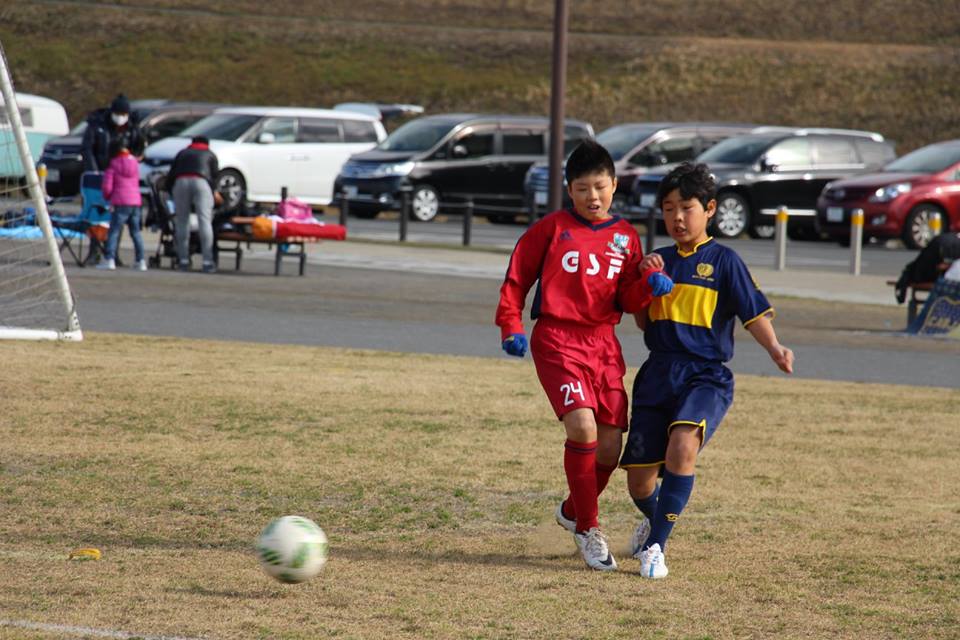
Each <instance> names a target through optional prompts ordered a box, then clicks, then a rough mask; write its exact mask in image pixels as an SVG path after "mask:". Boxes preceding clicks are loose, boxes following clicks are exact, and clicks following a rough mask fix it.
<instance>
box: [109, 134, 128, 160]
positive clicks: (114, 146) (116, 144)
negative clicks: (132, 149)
mask: <svg viewBox="0 0 960 640" xmlns="http://www.w3.org/2000/svg"><path fill="white" fill-rule="evenodd" d="M126 148H127V145H126V144H125V143H124V141H123V137H117V138H114V139H113V140H111V141H110V144H109V145H108V146H107V153H108V154H109V155H110V157H111V158H112V157H114V156H118V155H120V152H121V151H123V150H124V149H126Z"/></svg>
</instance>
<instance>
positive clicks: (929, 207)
mask: <svg viewBox="0 0 960 640" xmlns="http://www.w3.org/2000/svg"><path fill="white" fill-rule="evenodd" d="M854 209H863V214H864V226H863V235H864V237H874V238H902V239H903V242H904V244H905V245H907V247H909V248H910V249H921V248H923V247H925V246H926V245H927V243H928V242H930V238H931V237H933V233H932V231H931V228H930V219H931V217H932V216H933V214H935V213H939V214H940V219H941V222H942V230H943V231H944V232H945V231H948V230H950V229H956V230H960V140H950V141H948V142H938V143H937V144H931V145H929V146H926V147H922V148H920V149H917V150H916V151H913V152H911V153H908V154H907V155H905V156H902V157H900V158H898V159H896V160H894V161H893V162H891V163H890V164H888V165H887V166H886V167H884V171H883V173H874V174H868V175H864V176H859V177H856V178H847V179H844V180H836V181H834V182H831V183H829V184H828V185H827V186H825V187H824V189H823V191H822V192H821V194H820V198H819V199H818V200H817V225H818V227H819V228H820V231H822V232H825V233H827V234H828V235H829V236H830V237H831V238H834V239H836V240H839V241H840V242H842V243H849V242H850V212H851V211H853V210H854Z"/></svg>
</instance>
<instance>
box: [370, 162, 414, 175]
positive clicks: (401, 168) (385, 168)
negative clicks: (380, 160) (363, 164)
mask: <svg viewBox="0 0 960 640" xmlns="http://www.w3.org/2000/svg"><path fill="white" fill-rule="evenodd" d="M411 171H413V163H412V162H398V163H396V164H382V165H380V166H379V167H377V168H376V169H374V172H373V177H375V178H385V177H387V176H406V175H410V172H411Z"/></svg>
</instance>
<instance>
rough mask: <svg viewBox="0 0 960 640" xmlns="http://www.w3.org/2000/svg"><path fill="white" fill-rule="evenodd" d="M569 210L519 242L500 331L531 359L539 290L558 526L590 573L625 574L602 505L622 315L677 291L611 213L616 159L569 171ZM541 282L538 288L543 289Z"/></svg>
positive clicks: (623, 398)
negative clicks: (561, 481)
mask: <svg viewBox="0 0 960 640" xmlns="http://www.w3.org/2000/svg"><path fill="white" fill-rule="evenodd" d="M566 178H567V185H568V186H567V190H568V192H569V193H570V197H571V199H572V201H573V208H572V209H571V210H569V211H567V210H560V211H555V212H553V213H551V214H549V215H547V216H545V217H544V218H543V219H542V220H540V221H538V222H537V223H536V224H534V225H533V226H531V227H530V229H529V230H527V232H526V233H525V234H524V235H523V236H522V237H521V238H520V240H519V241H518V242H517V246H516V247H515V248H514V250H513V254H512V255H511V256H510V265H509V266H508V268H507V274H506V277H505V278H504V282H503V286H502V287H501V289H500V304H499V306H498V307H497V314H496V323H497V325H498V326H499V327H500V331H501V340H502V347H503V350H504V351H506V352H507V353H508V354H510V355H513V356H519V357H523V355H524V353H526V350H527V338H526V334H525V333H524V328H523V321H522V319H521V315H522V312H523V306H524V301H525V299H526V296H527V292H528V291H529V290H530V288H531V287H532V286H533V284H534V283H535V282H537V283H538V284H537V291H536V297H535V299H534V302H533V305H532V306H533V308H532V310H531V314H530V315H531V317H532V318H533V319H536V320H537V323H536V326H535V327H534V329H533V335H532V338H531V342H530V348H531V353H532V354H533V360H534V364H535V365H536V368H537V376H538V377H539V379H540V383H541V385H542V386H543V389H544V391H545V392H546V394H547V398H548V399H549V400H550V404H551V405H552V407H553V410H554V412H555V413H556V415H557V418H558V419H560V420H562V421H563V425H564V429H565V431H566V435H567V440H566V444H565V447H564V460H563V466H564V471H565V473H566V476H567V484H568V486H569V489H570V495H569V497H568V498H567V500H566V501H564V502H562V503H560V505H558V507H557V510H556V518H557V522H558V523H560V525H561V526H563V527H565V528H566V529H567V530H569V531H570V532H571V533H573V534H574V540H575V541H576V543H577V547H578V548H579V550H580V553H581V555H582V556H583V559H584V561H585V562H586V563H587V566H588V567H590V568H592V569H597V570H600V571H609V570H613V569H616V568H617V563H616V560H614V558H613V555H612V554H611V553H610V551H609V548H608V545H607V541H606V538H605V536H604V535H603V534H602V533H601V532H600V529H599V525H598V520H597V516H598V514H597V497H598V495H599V494H600V492H601V491H603V489H604V487H605V486H606V485H607V481H608V480H609V478H610V474H611V473H613V471H614V470H615V469H616V468H617V461H618V459H619V457H620V449H621V446H622V442H623V439H622V438H623V431H624V430H625V429H626V427H627V402H628V399H627V393H626V390H625V389H624V387H623V375H624V373H625V372H626V367H625V365H624V362H623V355H622V354H621V350H620V343H619V342H618V341H617V338H616V335H615V334H614V325H616V324H617V323H618V322H620V318H621V316H622V313H623V312H624V311H626V312H628V313H637V312H639V311H641V310H642V309H643V308H644V307H645V306H646V305H648V304H649V303H650V299H651V296H652V295H662V294H664V293H666V292H668V291H669V290H670V287H671V286H672V284H671V283H670V281H669V279H668V278H666V277H665V276H664V275H663V273H662V272H661V271H660V270H658V269H656V268H651V269H649V270H648V271H647V272H641V271H639V268H638V266H639V264H640V260H641V258H642V251H641V248H640V240H639V238H638V237H637V233H636V231H635V230H634V229H633V227H631V226H630V224H628V223H627V222H626V221H624V220H622V219H621V218H620V217H619V216H612V215H610V213H609V209H610V203H611V201H612V200H613V193H614V191H615V190H616V186H617V179H616V171H615V169H614V165H613V160H612V159H611V158H610V154H609V153H607V150H606V149H604V148H603V147H602V146H600V145H599V144H597V143H596V142H594V141H592V140H588V141H585V142H583V143H581V144H580V145H579V146H578V147H577V148H576V149H575V150H574V151H573V153H572V154H571V155H570V158H569V159H568V160H567V165H566ZM538 281H539V282H538Z"/></svg>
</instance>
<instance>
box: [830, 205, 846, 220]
mask: <svg viewBox="0 0 960 640" xmlns="http://www.w3.org/2000/svg"><path fill="white" fill-rule="evenodd" d="M827 222H843V207H827Z"/></svg>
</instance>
